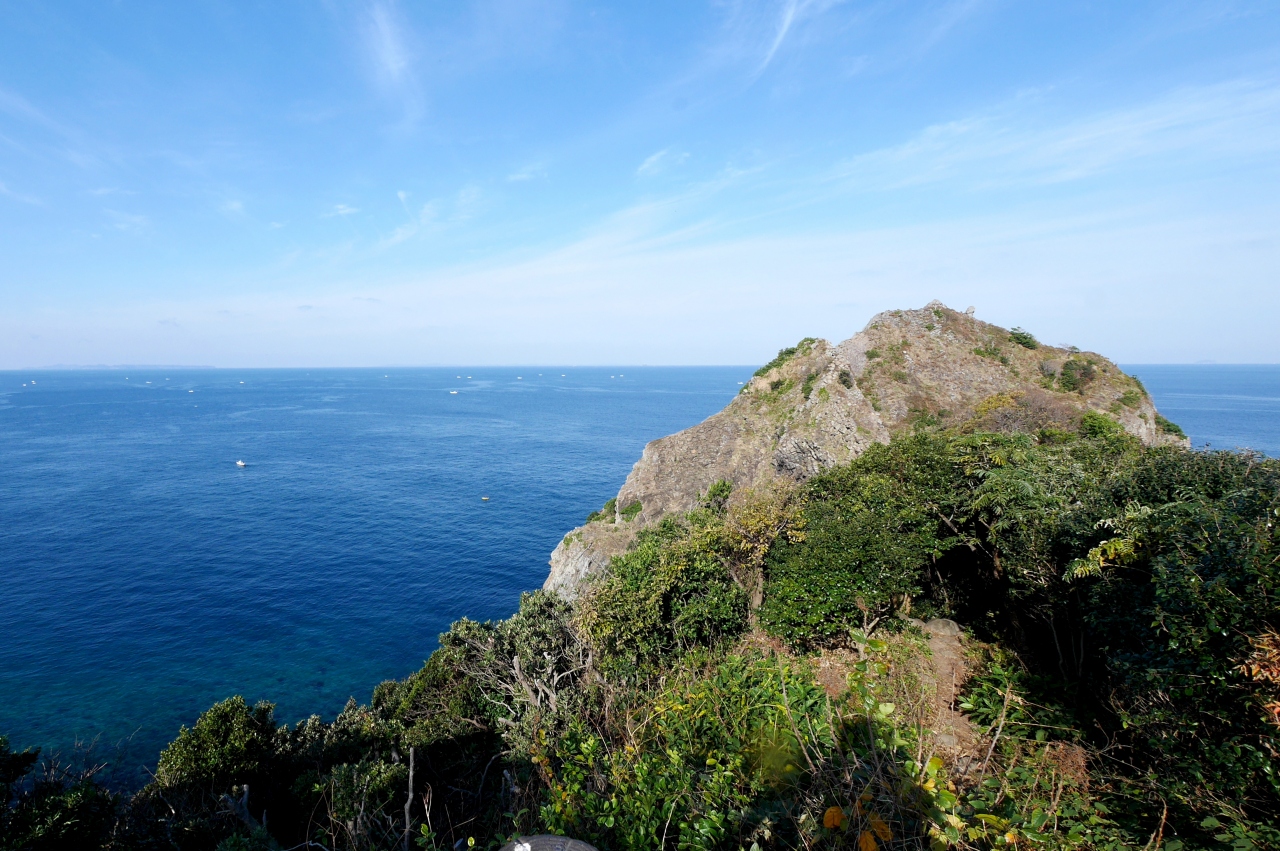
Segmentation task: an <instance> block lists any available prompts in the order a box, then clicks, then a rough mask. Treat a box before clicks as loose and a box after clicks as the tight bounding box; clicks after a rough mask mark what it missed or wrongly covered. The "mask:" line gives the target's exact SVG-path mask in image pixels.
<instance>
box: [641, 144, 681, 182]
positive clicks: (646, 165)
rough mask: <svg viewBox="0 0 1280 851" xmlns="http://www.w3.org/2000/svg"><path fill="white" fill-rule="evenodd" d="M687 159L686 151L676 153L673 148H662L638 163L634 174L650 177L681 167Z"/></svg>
mask: <svg viewBox="0 0 1280 851" xmlns="http://www.w3.org/2000/svg"><path fill="white" fill-rule="evenodd" d="M688 159H689V153H688V152H687V151H677V150H675V149H674V148H663V149H662V150H661V151H658V152H657V153H655V154H650V155H649V156H648V157H646V158H645V161H644V162H642V163H640V166H639V167H638V168H637V169H636V174H638V175H641V176H645V177H651V176H653V175H655V174H661V173H662V172H664V171H666V170H668V169H671V168H675V167H676V166H679V165H683V164H684V163H685V162H686V161H688Z"/></svg>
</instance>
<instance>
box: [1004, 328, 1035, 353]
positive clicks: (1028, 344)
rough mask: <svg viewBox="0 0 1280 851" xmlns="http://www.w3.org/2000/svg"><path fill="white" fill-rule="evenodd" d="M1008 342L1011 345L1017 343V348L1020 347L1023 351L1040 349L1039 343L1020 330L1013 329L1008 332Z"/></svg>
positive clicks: (1026, 332)
mask: <svg viewBox="0 0 1280 851" xmlns="http://www.w3.org/2000/svg"><path fill="white" fill-rule="evenodd" d="M1009 341H1010V342H1012V343H1017V344H1018V345H1019V346H1022V347H1023V348H1024V349H1038V348H1040V342H1039V341H1038V340H1037V339H1036V338H1035V337H1033V336H1032V335H1031V332H1030V331H1024V330H1023V329H1021V328H1014V329H1013V330H1012V331H1010V332H1009Z"/></svg>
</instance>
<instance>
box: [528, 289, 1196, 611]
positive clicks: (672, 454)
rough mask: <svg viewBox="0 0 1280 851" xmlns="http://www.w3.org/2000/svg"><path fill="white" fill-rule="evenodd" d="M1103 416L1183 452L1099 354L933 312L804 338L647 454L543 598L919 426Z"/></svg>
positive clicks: (584, 529)
mask: <svg viewBox="0 0 1280 851" xmlns="http://www.w3.org/2000/svg"><path fill="white" fill-rule="evenodd" d="M1087 411H1095V412H1099V413H1102V414H1104V415H1106V416H1108V417H1110V418H1112V419H1113V420H1115V421H1116V422H1118V423H1119V424H1120V425H1122V426H1123V427H1124V429H1125V431H1127V432H1129V433H1130V434H1132V435H1134V436H1136V437H1137V438H1138V439H1139V440H1141V441H1142V442H1143V443H1144V444H1146V445H1148V446H1151V445H1160V444H1178V445H1187V440H1186V438H1185V437H1184V436H1182V434H1181V432H1180V431H1179V430H1178V429H1177V427H1176V426H1173V425H1172V424H1169V423H1167V421H1165V420H1164V419H1163V418H1162V417H1160V416H1159V414H1158V413H1157V412H1156V409H1155V405H1154V404H1153V403H1152V401H1151V398H1150V396H1149V395H1148V394H1147V392H1146V390H1145V389H1144V388H1143V387H1142V385H1141V384H1140V383H1139V382H1138V381H1137V380H1136V379H1134V378H1132V377H1130V376H1127V375H1125V374H1124V373H1123V372H1121V370H1120V369H1119V367H1117V366H1116V365H1115V364H1114V363H1112V362H1111V361H1110V360H1108V359H1107V358H1105V357H1103V356H1102V355H1099V354H1095V353H1093V352H1080V351H1077V350H1075V349H1066V348H1057V347H1053V346H1046V345H1044V344H1041V343H1039V342H1038V341H1036V340H1035V339H1034V338H1033V337H1032V336H1031V335H1030V334H1027V333H1026V332H1023V331H1020V330H1018V329H1014V330H1012V331H1011V330H1009V329H1006V328H1001V327H999V326H997V325H991V324H989V323H986V322H982V321H980V320H978V319H976V318H975V317H974V316H973V313H972V309H970V310H969V311H967V312H965V313H960V312H958V311H955V310H952V309H951V308H948V307H947V306H945V305H944V304H942V303H941V302H938V301H934V302H931V303H929V304H928V305H926V306H925V307H923V308H921V309H919V310H892V311H886V312H884V313H881V314H879V315H877V316H876V317H874V318H873V319H872V320H871V322H870V323H868V325H867V327H866V328H864V329H863V330H862V331H861V332H859V333H858V334H856V335H854V336H853V337H851V338H849V339H848V340H845V341H844V342H843V343H840V344H839V345H834V346H833V345H832V344H830V343H828V342H827V341H825V340H818V339H811V338H810V339H805V340H802V341H801V342H800V343H799V344H797V345H796V346H795V347H793V348H791V349H784V350H783V351H782V352H780V353H779V355H778V357H777V358H775V359H774V360H773V361H771V362H770V363H768V364H766V365H765V366H763V367H761V368H760V369H759V370H757V372H756V374H755V376H754V377H753V378H752V379H751V381H750V382H749V383H748V384H747V385H746V386H744V387H743V389H742V392H741V393H740V394H739V396H738V397H737V398H736V399H734V401H733V402H731V403H730V404H729V405H728V406H727V407H725V409H724V410H722V411H720V412H719V413H717V414H714V415H712V416H711V417H709V418H707V419H706V420H705V421H703V422H702V423H699V424H698V425H696V426H693V427H692V428H688V429H685V430H684V431H681V432H677V433H676V434H673V435H670V436H668V437H664V438H660V439H658V440H655V441H653V442H651V443H649V444H648V445H647V446H646V447H645V449H644V453H643V454H642V455H641V457H640V460H639V461H637V462H636V464H635V466H634V467H633V468H632V470H631V473H630V475H628V476H627V480H626V482H625V483H624V484H623V486H622V489H621V490H620V491H619V492H618V496H617V498H616V500H614V501H612V503H611V504H610V505H608V506H606V510H605V511H603V512H602V513H601V516H599V517H598V518H597V519H596V520H595V521H593V522H588V523H587V524H585V525H583V526H580V527H578V528H577V529H575V530H573V531H572V532H570V533H569V534H568V535H567V536H565V538H564V539H563V540H562V541H561V542H560V544H559V545H557V547H556V549H555V551H554V552H552V554H551V571H550V574H549V575H548V577H547V580H546V582H545V583H544V584H543V587H544V588H546V589H548V590H553V591H556V592H558V593H560V594H562V595H563V596H566V597H573V596H575V595H576V593H577V586H578V585H579V584H580V583H581V582H582V580H583V579H584V578H586V577H587V576H589V575H591V574H592V573H595V572H596V571H598V570H600V569H602V568H603V567H605V566H606V565H608V563H609V559H610V558H612V557H613V556H614V555H617V554H618V553H621V552H624V551H625V550H626V549H627V547H628V546H629V544H630V543H631V542H632V541H633V540H634V538H635V533H636V532H637V531H638V530H639V529H640V528H641V527H643V526H645V525H648V524H650V523H653V522H654V521H656V520H658V519H660V518H661V517H662V516H664V515H666V514H671V513H677V512H684V511H688V510H690V509H692V508H694V507H695V506H696V505H697V504H698V503H699V501H700V498H701V495H702V494H705V493H706V492H707V491H708V489H709V488H710V487H711V486H712V485H713V484H715V483H716V482H718V481H721V480H725V481H729V482H732V483H733V485H734V488H735V490H740V489H742V488H747V487H758V486H761V485H764V484H766V483H768V482H769V481H770V480H773V479H778V478H782V479H789V480H792V481H801V480H804V479H807V478H809V477H811V476H813V475H815V474H817V473H818V472H820V471H821V470H823V469H826V468H829V467H832V466H835V465H837V464H843V463H847V462H849V461H851V460H853V459H854V458H856V457H858V456H859V455H861V454H862V453H863V452H864V451H865V450H866V448H867V447H868V446H869V445H871V444H872V443H887V442H888V441H889V438H890V436H891V435H893V434H895V433H898V432H901V431H904V430H908V429H911V428H914V427H917V426H920V425H927V426H929V425H931V426H954V427H957V428H965V427H981V428H983V429H985V430H988V431H1016V430H1020V431H1036V430H1039V429H1045V428H1055V427H1057V428H1064V429H1071V428H1075V427H1077V426H1078V425H1079V422H1080V419H1081V417H1082V416H1083V415H1084V414H1085V413H1086V412H1087Z"/></svg>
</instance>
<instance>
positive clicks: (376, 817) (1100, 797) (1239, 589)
mask: <svg viewBox="0 0 1280 851" xmlns="http://www.w3.org/2000/svg"><path fill="white" fill-rule="evenodd" d="M1015 342H1018V343H1020V344H1021V345H1028V344H1029V343H1030V342H1031V341H1030V340H1028V341H1027V342H1023V341H1021V340H1016V341H1015ZM784 354H785V353H784ZM1069 363H1074V362H1069ZM1063 374H1064V376H1065V375H1067V374H1068V372H1067V371H1066V370H1065V369H1064V373H1063ZM1070 375H1071V380H1072V381H1073V382H1077V383H1078V382H1082V381H1087V380H1088V378H1087V376H1088V375H1089V364H1087V363H1086V362H1083V361H1081V362H1080V366H1079V367H1078V368H1076V369H1073V370H1072V371H1070ZM1000 404H1003V403H1001V402H997V403H994V407H999V405H1000ZM989 407H993V406H989ZM990 422H991V420H990V418H989V417H988V418H987V419H985V420H981V421H978V422H975V423H970V424H969V425H968V426H967V427H958V428H954V429H952V430H950V431H939V430H937V429H927V428H924V427H922V428H921V429H920V430H918V431H917V432H915V433H913V434H907V435H902V436H899V437H898V438H896V439H895V440H894V441H893V442H892V443H890V444H889V445H885V446H874V447H873V448H872V449H870V450H869V451H868V452H867V453H866V454H864V455H863V456H862V457H860V458H859V459H857V460H856V461H854V462H853V463H852V464H849V465H847V466H844V467H839V468H836V469H832V470H829V471H827V472H826V473H824V474H822V475H820V476H818V477H816V478H814V479H812V480H810V481H809V482H807V483H805V484H804V485H801V486H786V485H781V484H780V485H779V486H778V487H776V488H773V489H769V490H764V491H760V492H740V493H733V492H731V489H730V488H729V486H728V485H727V483H718V484H717V485H716V486H715V487H713V488H711V489H709V491H708V493H707V494H706V495H705V500H704V503H703V505H702V507H700V508H698V509H697V510H695V511H692V512H690V513H689V514H687V515H685V516H683V517H668V518H666V519H664V520H663V521H662V522H661V523H659V524H657V525H656V526H653V527H651V528H648V529H646V530H644V531H642V532H641V533H640V535H639V537H638V540H637V542H636V544H635V546H634V547H633V548H632V549H631V550H630V551H628V552H627V553H625V554H624V555H622V556H619V557H617V558H615V559H614V561H613V564H612V566H611V569H610V570H609V571H607V572H606V573H605V574H603V575H601V576H598V577H597V578H595V579H594V580H593V581H592V582H591V583H590V585H589V586H588V587H587V588H586V589H585V591H584V593H583V594H582V596H581V597H580V599H579V600H578V601H577V602H576V603H573V604H570V603H567V602H565V601H563V600H561V599H559V598H558V597H555V596H551V595H547V594H544V593H541V592H538V593H534V594H528V595H525V597H524V598H523V600H522V602H521V606H520V610H519V611H518V612H517V613H516V614H515V615H513V616H512V617H511V618H509V619H507V620H505V621H500V622H496V623H476V622H473V621H469V620H463V621H460V622H458V623H456V624H454V626H453V627H452V629H451V630H450V631H449V632H448V633H446V634H445V635H443V636H442V637H441V644H440V649H439V650H438V651H437V652H436V653H435V654H433V655H432V657H431V658H430V659H429V660H428V661H427V663H426V665H425V666H424V667H423V668H422V670H420V671H418V672H417V673H415V674H413V675H411V676H410V677H408V678H407V679H405V680H403V681H400V682H386V683H383V684H381V685H379V686H378V687H377V688H376V689H375V690H374V692H373V696H372V699H371V701H370V703H369V704H368V705H367V706H361V705H356V704H355V703H352V704H349V705H348V706H347V707H346V708H345V709H344V710H343V711H342V713H341V714H340V715H339V716H338V717H337V719H336V720H334V721H333V722H323V721H321V720H320V719H318V718H311V719H308V720H306V721H303V722H301V723H299V724H297V725H295V726H280V725H278V724H277V723H276V721H275V719H274V717H273V713H272V707H271V705H270V704H266V703H259V704H257V705H256V706H250V705H248V704H247V703H246V702H245V701H243V700H242V699H240V698H232V699H230V700H227V701H224V702H223V703H220V704H218V705H217V706H214V707H213V708H212V709H210V710H209V711H208V712H206V713H205V714H204V715H203V716H201V718H200V719H199V720H198V721H197V722H196V724H195V725H194V726H193V727H192V728H190V729H183V730H182V731H181V732H180V733H179V735H178V737H177V738H176V739H175V740H174V742H173V743H172V744H171V745H169V747H168V748H167V749H166V750H165V751H164V752H163V754H161V755H160V759H159V763H158V766H157V769H156V773H155V777H154V780H153V781H152V782H151V783H150V784H148V785H147V786H146V787H145V788H144V789H142V790H140V791H138V792H136V793H134V794H132V795H130V796H127V797H126V796H117V795H114V794H112V793H109V792H107V791H106V790H105V789H103V787H101V786H99V785H98V784H97V783H96V782H95V781H94V779H93V777H92V776H86V774H90V772H80V773H76V772H69V771H61V772H59V771H58V770H55V768H54V767H52V766H50V765H49V764H48V763H47V762H46V763H44V764H43V766H41V764H40V763H38V760H37V756H36V755H35V754H31V753H25V752H23V753H15V752H13V751H12V750H11V749H10V748H9V745H8V742H7V741H5V740H3V739H0V783H3V784H4V787H5V789H6V791H7V795H6V800H7V807H6V808H4V809H3V810H2V811H0V817H2V818H3V822H2V823H0V836H3V839H0V849H10V848H12V849H18V848H33V849H34V848H58V847H83V848H96V847H101V848H157V849H159V848H180V849H214V848H218V849H221V851H230V850H231V849H254V848H304V847H312V848H325V849H336V848H348V849H364V848H388V849H389V848H401V847H419V848H440V849H442V848H452V847H466V846H467V845H468V843H469V842H471V841H473V840H474V843H475V844H476V845H478V846H482V847H496V846H497V845H498V844H500V843H501V842H502V841H503V840H505V839H506V838H507V837H510V836H513V835H515V834H520V833H524V834H530V833H539V832H548V831H551V832H560V833H564V834H567V835H571V836H576V837H579V838H582V839H585V840H588V841H591V842H593V843H595V844H596V845H597V846H598V847H600V848H602V849H648V848H665V847H671V848H681V849H719V848H723V849H739V848H742V849H769V848H858V849H859V851H875V849H877V848H924V847H931V848H946V847H954V848H992V847H997V846H1023V847H1044V848H1100V849H1101V848H1105V849H1110V848H1135V849H1136V848H1148V849H1150V848H1164V849H1168V851H1179V849H1184V851H1185V850H1186V849H1198V848H1206V849H1209V848H1224V849H1225V848H1234V849H1248V848H1275V847H1280V830H1277V827H1276V816H1275V814H1276V813H1278V812H1280V776H1278V775H1277V769H1278V768H1280V604H1278V600H1280V598H1278V596H1277V595H1278V594H1280V550H1277V547H1276V539H1275V526H1276V523H1277V522H1280V464H1278V463H1277V462H1276V461H1274V460H1268V459H1263V458H1261V457H1258V456H1254V455H1250V454H1246V453H1229V452H1190V451H1185V450H1181V449H1173V448H1161V449H1151V448H1144V447H1142V446H1141V445H1139V444H1138V443H1137V441H1135V440H1134V439H1133V438H1131V437H1129V436H1127V435H1126V434H1124V433H1123V431H1122V430H1121V429H1120V428H1119V426H1117V425H1116V424H1115V423H1114V422H1113V421H1112V420H1110V419H1109V418H1107V417H1106V416H1104V415H1098V414H1090V415H1086V416H1085V417H1084V419H1083V421H1082V422H1080V424H1079V427H1078V429H1062V428H1061V427H1055V426H1052V425H1050V426H1046V427H1043V428H1040V429H1038V430H1035V431H1034V433H1028V432H1025V431H1013V430H1009V431H983V430H978V429H980V428H988V427H989V426H990ZM607 509H608V510H607V511H605V512H603V514H604V515H605V516H606V517H607V518H608V519H609V520H612V518H613V516H614V512H615V510H616V506H607ZM624 513H625V512H624ZM935 616H942V617H949V618H954V619H955V620H956V621H958V622H959V623H961V624H963V625H965V627H966V629H967V630H968V631H969V637H968V639H967V640H966V647H967V648H968V651H969V653H970V659H969V663H970V667H971V668H972V669H973V671H974V674H973V676H972V677H971V678H970V680H969V682H968V683H967V685H966V687H965V696H964V702H963V704H962V706H961V708H962V709H963V710H964V711H965V713H966V714H967V716H968V717H969V718H970V719H971V720H972V722H973V724H974V725H976V729H977V733H978V738H977V744H976V747H975V748H974V749H973V752H972V753H971V754H969V755H968V757H967V758H966V757H965V756H964V755H963V754H958V753H956V752H955V750H954V749H953V750H952V751H948V750H947V749H946V748H945V747H942V746H941V745H940V744H939V741H938V740H937V739H936V738H935V736H934V733H933V731H932V730H931V729H930V726H929V725H930V723H931V719H932V717H933V716H932V711H931V706H932V704H931V698H930V694H931V692H930V688H931V686H930V683H929V670H930V669H929V649H928V648H929V645H928V644H927V642H926V641H925V637H924V634H923V633H922V632H921V621H920V620H919V619H920V618H930V617H935ZM832 670H835V671H837V672H838V673H839V677H838V681H837V682H834V683H833V682H832V680H831V676H829V675H824V674H823V673H822V672H823V671H826V672H828V674H829V672H830V671H832ZM934 687H936V684H934ZM940 754H944V755H945V756H946V758H945V759H944V758H941V756H940ZM33 772H34V773H35V776H34V777H33ZM459 843H461V844H459Z"/></svg>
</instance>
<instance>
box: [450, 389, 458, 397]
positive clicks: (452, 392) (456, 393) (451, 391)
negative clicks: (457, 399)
mask: <svg viewBox="0 0 1280 851" xmlns="http://www.w3.org/2000/svg"><path fill="white" fill-rule="evenodd" d="M449 395H450V396H457V395H458V391H457V390H450V391H449Z"/></svg>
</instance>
